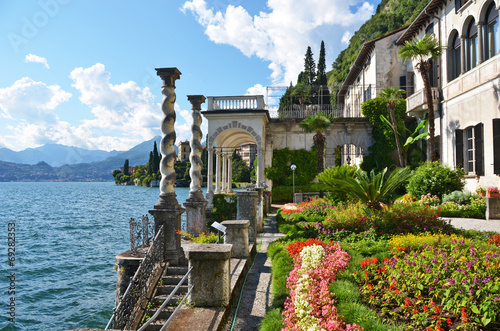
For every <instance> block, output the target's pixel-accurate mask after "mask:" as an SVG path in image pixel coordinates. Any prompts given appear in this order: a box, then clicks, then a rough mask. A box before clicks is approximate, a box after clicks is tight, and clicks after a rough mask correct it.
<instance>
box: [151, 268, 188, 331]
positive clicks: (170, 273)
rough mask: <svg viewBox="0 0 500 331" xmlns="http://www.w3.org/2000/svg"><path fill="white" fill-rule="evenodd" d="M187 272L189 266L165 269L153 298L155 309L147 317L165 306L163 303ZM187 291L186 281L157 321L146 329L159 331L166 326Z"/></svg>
mask: <svg viewBox="0 0 500 331" xmlns="http://www.w3.org/2000/svg"><path fill="white" fill-rule="evenodd" d="M187 272H188V266H187V264H186V265H181V266H168V267H167V268H165V272H164V273H163V276H162V278H161V280H160V282H159V285H158V286H156V289H155V294H154V296H153V299H152V300H151V302H153V303H154V306H155V307H154V308H151V309H149V310H148V311H147V312H146V316H150V317H151V316H153V315H154V314H155V313H156V311H157V309H158V308H157V307H160V306H161V305H162V304H163V302H164V301H165V300H166V299H167V298H168V296H169V295H170V293H172V291H173V290H174V289H175V287H176V286H177V284H179V282H180V281H181V279H182V278H183V277H184V275H185V274H186V273H187ZM187 291H188V281H187V279H186V280H185V281H184V284H182V285H181V286H180V287H179V289H178V290H177V293H176V294H175V295H174V296H173V297H172V298H171V299H170V302H169V303H168V304H167V306H165V308H164V309H163V310H162V312H161V313H160V315H159V316H158V317H157V318H156V320H155V321H154V322H152V323H151V324H149V325H148V326H147V327H146V331H159V330H160V329H161V327H162V326H163V325H164V324H165V322H167V320H168V318H169V317H170V315H172V313H173V312H174V310H175V308H176V307H177V306H178V304H179V303H180V301H181V300H182V299H183V298H184V296H185V295H186V293H187ZM167 330H168V328H167Z"/></svg>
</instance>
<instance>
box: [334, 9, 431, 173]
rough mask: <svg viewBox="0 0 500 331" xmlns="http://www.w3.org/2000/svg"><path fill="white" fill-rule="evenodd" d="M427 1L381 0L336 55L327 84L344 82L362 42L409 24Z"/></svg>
mask: <svg viewBox="0 0 500 331" xmlns="http://www.w3.org/2000/svg"><path fill="white" fill-rule="evenodd" d="M428 3H429V0H399V1H389V0H382V2H381V3H380V4H379V5H378V7H377V11H376V13H375V15H373V16H372V18H371V19H370V20H368V21H366V23H364V24H363V25H362V26H361V27H360V28H359V29H358V31H356V32H355V33H354V35H353V36H352V37H351V40H350V41H349V46H348V47H347V48H346V49H344V50H343V51H342V52H340V54H339V55H338V56H337V59H336V60H335V62H334V63H333V65H332V66H333V71H332V72H331V73H330V74H329V80H328V85H331V86H334V87H335V86H339V85H341V84H342V83H343V82H344V80H345V79H346V77H347V74H348V73H349V68H350V67H351V66H352V64H353V63H354V60H355V59H356V57H357V56H358V53H359V51H360V50H361V47H362V46H363V43H365V42H367V41H369V40H373V39H375V38H378V37H380V36H382V35H384V34H386V33H388V32H390V31H393V30H396V29H398V28H401V27H403V26H405V25H408V24H410V23H411V22H412V21H413V20H414V19H415V18H416V16H417V15H418V14H419V13H420V12H421V11H422V10H423V9H424V7H425V6H426V5H427V4H428ZM382 168H383V167H382Z"/></svg>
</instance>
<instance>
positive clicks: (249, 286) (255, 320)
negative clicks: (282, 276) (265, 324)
mask: <svg viewBox="0 0 500 331" xmlns="http://www.w3.org/2000/svg"><path fill="white" fill-rule="evenodd" d="M280 207H281V206H277V205H273V211H272V213H271V214H269V215H268V218H267V220H266V223H265V224H264V233H260V234H259V235H258V236H257V245H258V246H257V254H256V255H255V259H254V262H253V265H252V267H251V269H250V271H249V272H248V275H247V279H246V283H245V285H244V286H243V289H242V291H243V292H242V295H241V299H240V302H239V305H238V301H236V306H237V307H233V309H232V311H231V314H230V316H229V321H228V323H227V325H228V326H227V327H226V331H229V330H258V329H259V324H260V322H261V321H262V319H263V318H264V315H265V314H266V312H267V309H268V308H269V306H270V305H271V301H272V294H271V259H270V258H268V257H267V248H268V247H269V244H270V243H272V242H273V241H275V240H277V239H279V238H281V237H283V234H280V233H278V230H277V228H276V211H277V209H278V208H280ZM236 309H237V310H236ZM235 312H236V319H235V318H234V316H235ZM233 321H234V323H233ZM233 324H234V325H233Z"/></svg>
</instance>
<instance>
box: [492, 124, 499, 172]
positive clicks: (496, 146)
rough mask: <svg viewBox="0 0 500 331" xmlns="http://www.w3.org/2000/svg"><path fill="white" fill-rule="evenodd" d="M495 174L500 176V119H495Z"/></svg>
mask: <svg viewBox="0 0 500 331" xmlns="http://www.w3.org/2000/svg"><path fill="white" fill-rule="evenodd" d="M493 173H494V174H495V175H500V118H494V119H493Z"/></svg>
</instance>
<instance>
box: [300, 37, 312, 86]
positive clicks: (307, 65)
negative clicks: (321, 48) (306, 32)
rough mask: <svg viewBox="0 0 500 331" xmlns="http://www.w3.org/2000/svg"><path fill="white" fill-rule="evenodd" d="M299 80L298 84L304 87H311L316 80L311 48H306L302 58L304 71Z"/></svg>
mask: <svg viewBox="0 0 500 331" xmlns="http://www.w3.org/2000/svg"><path fill="white" fill-rule="evenodd" d="M300 78H301V80H300V82H302V83H304V84H305V85H313V84H314V82H315V80H316V64H315V63H314V59H313V52H312V50H311V46H307V51H306V55H305V58H304V71H303V74H302V75H301V77H300ZM297 83H298V82H297Z"/></svg>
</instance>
